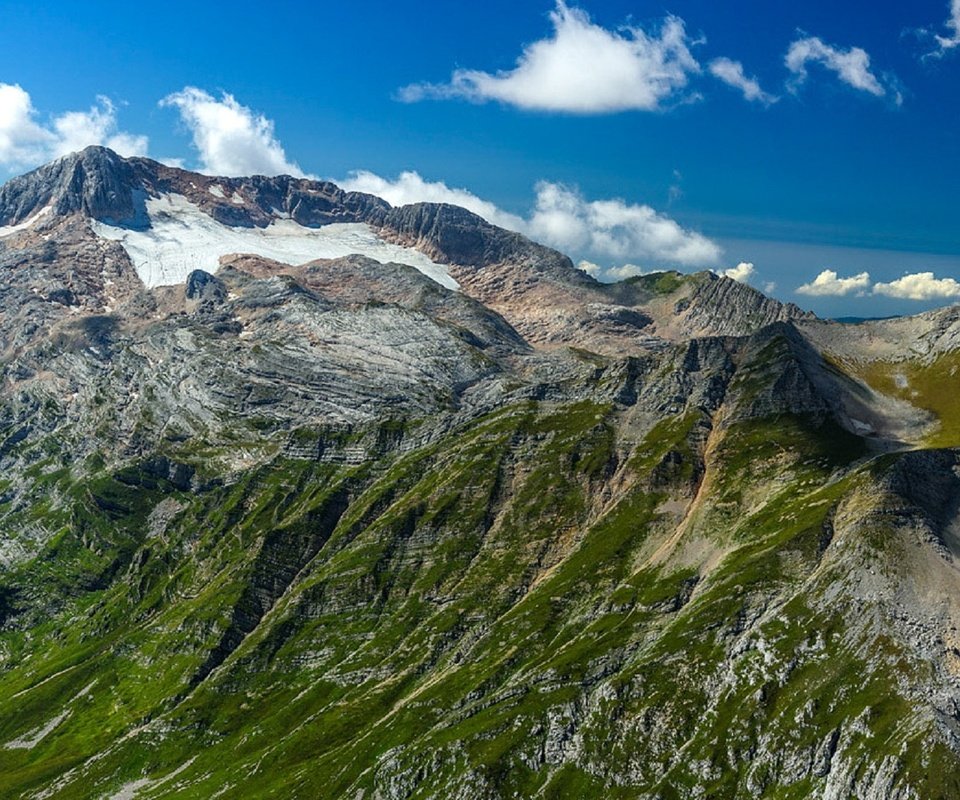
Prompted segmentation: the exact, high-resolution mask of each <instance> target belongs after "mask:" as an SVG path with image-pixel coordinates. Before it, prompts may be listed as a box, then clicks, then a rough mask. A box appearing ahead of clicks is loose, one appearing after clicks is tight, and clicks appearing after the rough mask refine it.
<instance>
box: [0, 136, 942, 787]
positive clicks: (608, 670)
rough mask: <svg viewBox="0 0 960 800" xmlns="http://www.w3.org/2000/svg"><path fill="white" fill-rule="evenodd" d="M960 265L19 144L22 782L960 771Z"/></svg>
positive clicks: (1, 433) (5, 374) (17, 586)
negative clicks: (560, 226)
mask: <svg viewBox="0 0 960 800" xmlns="http://www.w3.org/2000/svg"><path fill="white" fill-rule="evenodd" d="M958 368H960V308H957V307H951V308H944V309H941V310H938V311H934V312H929V313H926V314H922V315H919V316H916V317H909V318H898V319H889V320H876V321H865V322H861V323H859V324H844V323H841V322H832V321H825V320H821V319H818V318H816V317H815V316H814V315H812V314H810V313H807V312H804V311H802V310H801V309H800V308H798V307H796V306H793V305H789V304H783V303H780V302H778V301H776V300H774V299H771V298H768V297H765V296H764V295H763V294H761V293H760V292H758V291H756V290H754V289H753V288H751V287H749V286H747V285H745V284H742V283H737V282H735V281H733V280H731V279H729V278H726V277H720V276H718V275H716V274H714V273H712V272H700V273H695V274H680V273H676V272H659V273H653V274H649V275H643V276H640V277H637V278H632V279H629V280H626V281H622V282H620V283H615V284H603V283H599V282H597V281H595V280H594V279H593V278H591V277H590V276H588V275H587V274H585V273H584V272H582V271H580V270H578V269H577V268H576V267H575V266H574V265H573V263H572V262H571V261H570V259H569V258H568V257H567V256H565V255H563V254H561V253H559V252H557V251H555V250H552V249H549V248H546V247H543V246H541V245H538V244H536V243H534V242H532V241H530V240H528V239H526V238H524V237H523V236H521V235H520V234H517V233H513V232H509V231H506V230H503V229H500V228H497V227H495V226H493V225H491V224H489V223H487V222H485V221H484V220H482V219H481V218H480V217H478V216H476V215H474V214H472V213H471V212H469V211H466V210H464V209H462V208H458V207H456V206H451V205H437V204H428V203H422V204H416V205H409V206H403V207H400V208H394V207H391V206H390V205H389V204H388V203H386V202H385V201H384V200H381V199H379V198H377V197H373V196H371V195H366V194H360V193H350V192H344V191H342V190H341V189H339V188H338V187H337V186H335V185H334V184H332V183H327V182H319V181H311V180H307V179H295V178H291V177H264V176H253V177H244V178H225V177H211V176H207V175H201V174H198V173H193V172H188V171H185V170H182V169H177V168H172V167H168V166H164V165H162V164H159V163H157V162H154V161H151V160H148V159H145V158H129V159H124V158H121V157H119V156H118V155H116V154H115V153H113V152H111V151H109V150H106V149H104V148H99V147H93V148H88V149H86V150H84V151H83V152H81V153H76V154H73V155H69V156H66V157H64V158H62V159H60V160H58V161H55V162H53V163H51V164H48V165H46V166H44V167H41V168H40V169H38V170H35V171H34V172H31V173H29V174H27V175H24V176H22V177H19V178H15V179H12V180H10V181H9V182H7V183H6V184H5V185H4V186H3V187H2V188H0V796H2V797H10V798H113V800H124V799H126V800H130V799H131V798H142V799H143V800H147V799H153V798H214V797H226V798H229V797H237V798H240V797H242V798H277V797H291V798H301V797H302V798H317V797H324V798H326V797H330V798H353V799H355V800H360V799H361V798H364V799H365V800H372V799H373V798H377V799H378V800H387V799H389V800H400V798H460V799H461V800H472V799H473V798H477V799H479V798H509V797H538V798H587V797H598V798H649V800H653V799H654V798H658V799H662V800H672V799H673V798H677V799H679V798H741V797H742V798H753V797H770V798H808V797H818V798H831V799H836V800H839V798H860V799H861V800H868V799H869V800H880V799H881V798H895V799H897V800H906V799H907V798H924V799H926V798H951V797H958V796H960V630H958V625H960V572H958V562H957V559H958V557H960V405H958V404H957V401H956V397H957V391H956V390H957V387H958V386H960V383H958V380H960V379H958V377H957V370H958Z"/></svg>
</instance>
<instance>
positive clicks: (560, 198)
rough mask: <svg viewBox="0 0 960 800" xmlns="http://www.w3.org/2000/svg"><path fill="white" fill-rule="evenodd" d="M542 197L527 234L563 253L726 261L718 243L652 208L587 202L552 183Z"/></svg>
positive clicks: (541, 188) (540, 187) (691, 262)
mask: <svg viewBox="0 0 960 800" xmlns="http://www.w3.org/2000/svg"><path fill="white" fill-rule="evenodd" d="M536 191H537V199H536V204H535V207H534V210H533V214H532V215H531V217H530V219H529V220H528V221H527V225H526V230H525V231H524V232H525V233H527V234H528V235H530V236H531V237H532V238H534V239H537V240H538V241H541V242H544V243H546V244H549V245H551V246H553V247H556V248H558V249H560V250H564V251H566V252H574V253H585V254H587V255H594V256H602V257H605V258H611V259H616V260H618V261H627V260H641V261H667V262H670V263H673V264H683V265H686V266H709V265H712V264H715V263H717V261H719V259H720V255H721V252H722V251H721V249H720V247H719V246H718V245H717V244H716V243H715V242H713V241H711V240H710V239H708V238H707V237H706V236H703V235H702V234H700V233H697V232H695V231H690V230H687V229H685V228H683V227H681V226H680V225H679V223H677V222H676V221H675V220H673V219H671V218H669V217H667V216H665V215H663V214H661V213H659V212H657V211H655V210H654V209H652V208H651V207H650V206H648V205H637V204H631V203H626V202H625V201H623V200H619V199H614V200H587V199H585V198H584V197H583V196H582V195H581V194H580V193H579V192H577V191H575V190H573V189H571V188H569V187H567V186H564V185H562V184H558V183H550V182H548V181H542V182H541V183H538V184H537V187H536Z"/></svg>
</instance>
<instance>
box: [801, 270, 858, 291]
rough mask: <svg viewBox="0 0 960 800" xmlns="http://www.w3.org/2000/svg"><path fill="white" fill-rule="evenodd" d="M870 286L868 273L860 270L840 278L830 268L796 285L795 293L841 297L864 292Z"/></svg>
mask: <svg viewBox="0 0 960 800" xmlns="http://www.w3.org/2000/svg"><path fill="white" fill-rule="evenodd" d="M869 288H870V273H869V272H861V273H860V274H859V275H853V276H852V277H849V278H841V277H839V276H838V275H837V273H836V272H835V271H834V270H832V269H825V270H824V271H823V272H821V273H820V274H819V275H817V277H816V278H814V279H813V281H811V282H810V283H805V284H803V286H798V287H797V294H805V295H808V296H810V297H843V296H845V295H848V294H853V293H854V292H856V293H857V294H861V295H862V294H864V293H865V292H866V291H867V290H868V289H869Z"/></svg>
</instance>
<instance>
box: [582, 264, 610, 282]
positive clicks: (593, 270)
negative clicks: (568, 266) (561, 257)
mask: <svg viewBox="0 0 960 800" xmlns="http://www.w3.org/2000/svg"><path fill="white" fill-rule="evenodd" d="M577 269H582V270H583V271H584V272H586V273H587V275H590V276H591V277H593V278H596V279H597V280H599V279H600V278H602V277H603V275H604V273H605V272H606V270H605V269H604V268H603V267H601V266H600V265H599V264H594V263H593V262H592V261H587V260H586V259H584V260H583V261H581V262H580V263H579V264H577Z"/></svg>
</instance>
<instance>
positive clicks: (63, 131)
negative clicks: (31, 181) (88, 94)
mask: <svg viewBox="0 0 960 800" xmlns="http://www.w3.org/2000/svg"><path fill="white" fill-rule="evenodd" d="M92 144H99V145H106V146H107V147H111V148H113V149H114V150H117V151H118V152H119V153H120V154H121V155H144V154H145V153H146V151H147V137H146V136H134V135H133V134H130V133H126V132H124V131H118V130H117V117H116V108H115V107H114V105H113V103H112V102H111V101H110V100H109V99H108V98H106V97H99V98H97V103H96V105H94V106H92V107H91V108H90V109H89V110H88V111H68V112H66V113H64V114H61V115H59V116H57V117H55V118H54V119H53V121H52V123H51V124H49V125H44V124H41V123H40V122H38V121H37V111H36V109H35V108H34V107H33V101H32V100H31V98H30V94H29V93H28V92H27V91H26V90H25V89H23V88H22V87H20V86H18V85H16V84H8V83H0V168H7V169H11V168H23V167H32V166H37V165H38V164H41V163H43V162H44V161H49V160H50V159H53V158H57V157H58V156H62V155H65V154H67V153H71V152H74V151H76V150H82V149H83V148H84V147H87V146H88V145H92Z"/></svg>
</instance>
